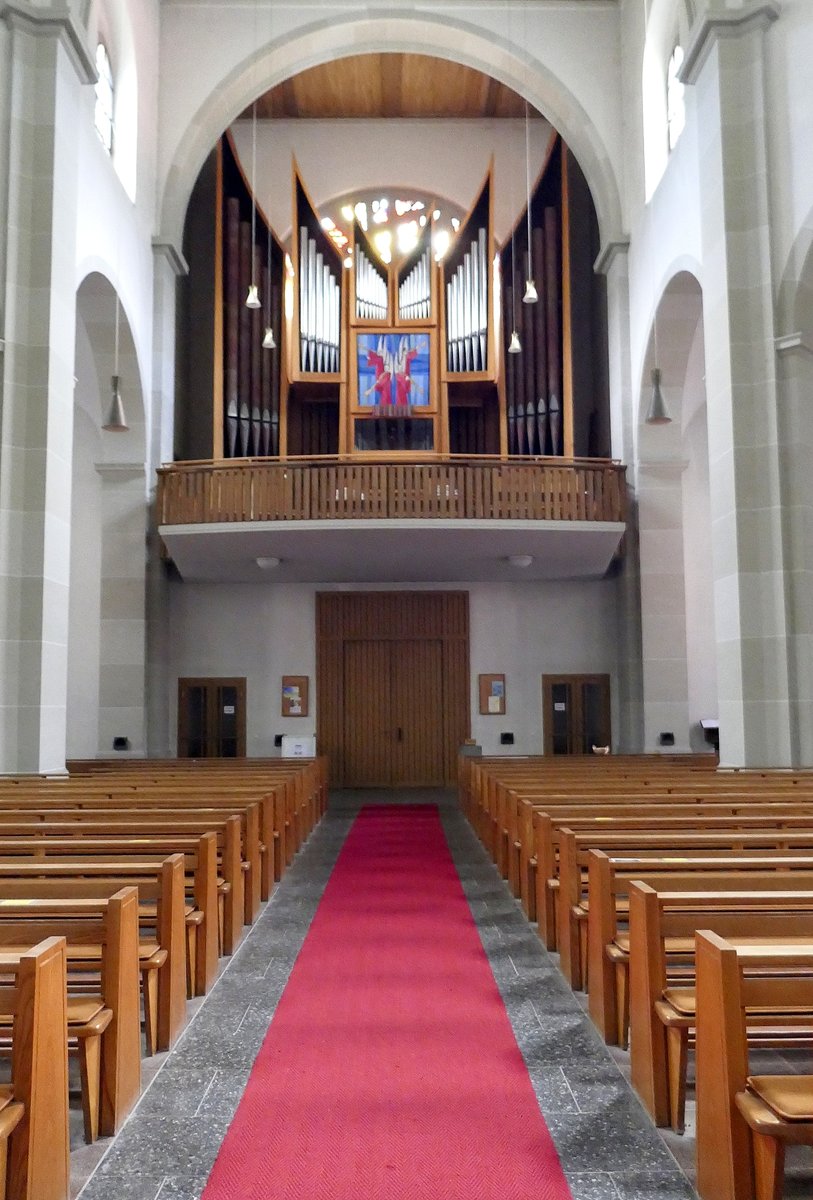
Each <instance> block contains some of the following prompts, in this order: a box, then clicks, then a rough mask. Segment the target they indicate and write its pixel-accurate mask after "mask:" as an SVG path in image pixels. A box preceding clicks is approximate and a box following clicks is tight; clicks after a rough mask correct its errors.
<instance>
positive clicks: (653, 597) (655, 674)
mask: <svg viewBox="0 0 813 1200" xmlns="http://www.w3.org/2000/svg"><path fill="white" fill-rule="evenodd" d="M655 367H657V368H658V369H659V370H660V372H661V389H662V392H663V396H664V399H665V401H666V405H667V408H668V410H669V415H670V417H671V421H670V422H669V424H666V425H649V424H647V421H646V417H647V414H648V411H649V405H650V401H651V398H652V388H653V383H652V375H651V373H652V370H653V368H655ZM638 420H639V429H638V460H637V462H636V492H637V501H638V519H639V543H640V572H641V623H642V635H643V650H644V666H643V673H644V727H645V746H646V749H647V750H650V751H657V750H659V749H661V748H662V747H663V746H664V745H665V744H666V745H668V743H663V741H662V735H663V734H668V733H671V734H673V735H674V737H675V748H676V749H678V750H693V751H702V750H708V749H709V747H708V745H707V744H706V743H705V741H704V737H703V733H702V730H701V729H700V726H699V722H700V720H701V719H703V718H711V719H716V717H717V672H716V635H715V625H714V618H713V613H714V570H713V562H712V555H711V507H710V495H709V453H708V429H707V416H706V394H705V344H704V336H703V293H702V289H701V286H700V283H699V281H698V279H697V277H696V276H695V275H694V274H692V273H691V272H689V271H686V270H679V271H678V272H677V273H676V274H674V275H672V277H671V278H670V279H669V281H668V283H667V285H666V287H665V288H664V290H663V292H662V294H661V297H660V300H659V303H658V305H657V310H656V313H655V316H654V319H653V322H652V327H651V330H650V336H649V340H648V345H647V349H646V354H645V358H644V364H643V370H642V374H641V390H640V399H639V406H638Z"/></svg>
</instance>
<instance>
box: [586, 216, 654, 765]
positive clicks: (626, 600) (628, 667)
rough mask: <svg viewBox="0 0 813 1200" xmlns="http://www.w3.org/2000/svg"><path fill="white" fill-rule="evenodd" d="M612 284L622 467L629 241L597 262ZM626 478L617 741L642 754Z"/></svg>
mask: <svg viewBox="0 0 813 1200" xmlns="http://www.w3.org/2000/svg"><path fill="white" fill-rule="evenodd" d="M596 270H597V271H599V272H601V273H602V274H603V275H604V276H605V277H606V280H607V320H608V339H607V340H608V356H609V377H610V401H611V429H612V452H613V455H614V456H615V457H616V458H618V459H620V460H621V461H622V462H625V463H631V462H632V461H633V457H634V438H633V418H632V387H631V369H630V306H629V255H628V243H627V242H626V241H621V240H619V241H614V242H609V243H608V244H607V245H606V246H605V248H604V250H603V251H602V253H601V255H600V257H599V259H598V260H597V262H596ZM632 482H633V481H632V479H631V478H630V477H629V476H628V479H627V485H628V486H627V494H628V501H629V503H628V510H627V533H626V535H625V538H624V557H623V559H622V560H621V562H620V565H619V570H618V576H617V579H616V622H617V646H618V657H617V665H616V671H617V680H618V691H617V709H616V712H617V720H616V728H615V730H614V736H613V742H614V745H615V748H616V749H617V750H618V751H619V752H621V753H624V754H636V753H640V751H641V750H643V661H642V644H641V592H640V571H639V560H638V524H637V505H636V503H635V497H634V491H633V488H632Z"/></svg>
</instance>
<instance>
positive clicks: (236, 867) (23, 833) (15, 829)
mask: <svg viewBox="0 0 813 1200" xmlns="http://www.w3.org/2000/svg"><path fill="white" fill-rule="evenodd" d="M78 818H79V814H78V813H77V814H71V816H70V818H64V819H62V820H50V819H42V820H38V819H36V817H34V816H30V817H28V818H27V819H21V818H18V817H16V816H15V817H14V819H12V820H8V821H3V820H2V819H1V818H0V842H2V844H3V846H6V845H9V844H11V843H12V842H14V841H26V840H28V841H30V840H34V839H37V838H42V839H47V840H49V841H52V840H55V839H65V838H74V839H77V840H78V839H79V838H81V839H82V842H83V844H84V841H85V839H90V838H106V839H108V841H109V840H110V839H111V838H114V837H118V838H121V839H127V838H129V839H130V841H131V842H132V843H133V845H134V846H135V845H136V844H139V845H141V846H143V847H145V848H148V847H149V845H150V844H152V843H154V842H155V841H156V840H157V839H158V838H161V837H163V838H164V839H166V841H167V843H169V845H170V848H169V849H168V851H167V852H168V853H174V852H175V850H174V849H172V848H171V842H172V841H173V839H174V840H176V841H177V842H178V845H177V846H176V847H175V849H178V850H179V849H180V848H181V845H180V842H181V839H182V838H184V837H196V836H197V837H199V836H202V835H203V834H204V833H214V834H216V836H217V842H218V854H219V858H220V867H221V873H222V875H223V878H224V880H225V882H226V884H227V885H228V887H227V890H226V892H225V899H224V916H225V925H224V932H223V946H224V951H225V953H226V954H233V953H234V951H235V950H236V949H237V946H238V945H239V944H240V940H241V938H242V936H243V925H244V910H245V905H244V862H245V860H244V859H243V857H242V850H241V843H242V829H241V823H240V818H239V817H238V816H220V817H216V816H213V817H211V818H198V817H195V816H193V817H190V818H188V819H187V818H184V817H161V816H158V817H151V816H147V817H144V818H143V819H141V818H129V819H128V818H126V817H125V818H121V819H120V818H118V817H117V816H114V815H112V814H111V815H109V816H106V815H104V814H94V813H92V814H90V816H89V817H88V818H87V819H84V818H82V819H78Z"/></svg>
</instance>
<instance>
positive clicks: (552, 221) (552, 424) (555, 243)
mask: <svg viewBox="0 0 813 1200" xmlns="http://www.w3.org/2000/svg"><path fill="white" fill-rule="evenodd" d="M545 271H546V278H545V305H546V310H547V311H546V322H545V324H546V328H547V335H548V428H549V430H550V443H551V454H561V453H562V448H561V429H562V385H561V378H562V342H561V334H560V321H559V296H560V288H559V214H558V212H557V210H556V208H554V207H553V206H548V207H547V208H546V209H545Z"/></svg>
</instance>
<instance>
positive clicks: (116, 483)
mask: <svg viewBox="0 0 813 1200" xmlns="http://www.w3.org/2000/svg"><path fill="white" fill-rule="evenodd" d="M96 469H97V471H98V472H99V474H100V476H101V479H102V488H101V514H102V587H101V609H100V612H101V621H100V628H99V754H100V755H101V756H104V757H107V758H109V757H110V756H111V754H112V753H113V739H114V738H115V737H126V738H127V740H128V742H129V746H128V747H127V751H126V753H128V754H130V755H136V756H141V757H143V755H144V752H145V739H146V732H145V729H146V716H145V685H146V678H145V663H146V620H145V598H144V564H145V557H146V549H145V535H146V518H145V508H144V498H145V486H144V466H143V463H103V464H101V463H100V464H99V465H98V466H97V468H96Z"/></svg>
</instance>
